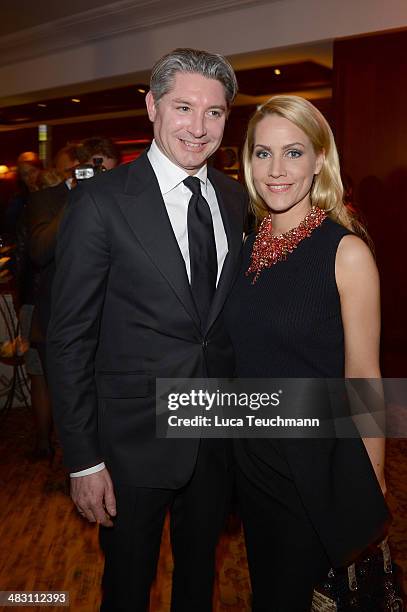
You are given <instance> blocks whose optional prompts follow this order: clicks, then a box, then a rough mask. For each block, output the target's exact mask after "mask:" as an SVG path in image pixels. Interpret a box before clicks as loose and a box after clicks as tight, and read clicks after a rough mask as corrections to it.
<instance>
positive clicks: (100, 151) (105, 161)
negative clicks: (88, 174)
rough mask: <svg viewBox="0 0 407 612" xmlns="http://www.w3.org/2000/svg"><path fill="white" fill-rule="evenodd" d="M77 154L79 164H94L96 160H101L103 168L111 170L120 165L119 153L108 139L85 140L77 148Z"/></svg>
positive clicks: (93, 138)
mask: <svg viewBox="0 0 407 612" xmlns="http://www.w3.org/2000/svg"><path fill="white" fill-rule="evenodd" d="M77 152H78V159H79V162H80V163H81V164H95V162H96V160H101V165H102V166H103V168H104V169H105V170H111V169H112V168H115V167H116V166H117V165H118V164H119V163H120V157H121V155H120V151H119V149H118V147H117V146H116V144H115V143H114V142H113V140H111V139H110V138H101V137H99V136H95V137H92V138H87V139H86V140H84V141H83V142H82V144H81V145H80V146H79V147H78V149H77Z"/></svg>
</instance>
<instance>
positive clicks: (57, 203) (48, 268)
mask: <svg viewBox="0 0 407 612" xmlns="http://www.w3.org/2000/svg"><path fill="white" fill-rule="evenodd" d="M78 164H79V160H78V156H77V152H76V147H74V146H66V147H64V148H63V149H61V150H60V151H58V153H57V154H56V156H55V171H53V174H52V175H51V178H52V176H53V177H54V178H55V179H56V178H57V177H59V183H58V184H57V185H53V186H51V187H48V188H46V189H43V190H41V191H37V192H36V193H33V194H31V197H30V200H29V203H28V206H27V215H26V223H27V228H28V254H29V257H30V259H31V261H32V262H33V264H34V265H35V266H36V267H37V269H38V270H39V271H40V279H39V285H38V291H37V296H36V301H35V311H34V317H35V322H36V328H37V334H36V339H35V341H36V346H37V348H38V350H39V353H40V355H41V361H42V363H43V366H44V369H45V368H46V359H45V339H46V335H47V327H48V321H49V318H50V308H51V287H52V280H53V277H54V274H55V248H56V241H57V234H58V228H59V224H60V221H61V218H62V215H63V212H64V209H65V205H66V202H67V199H68V195H69V192H70V190H71V189H72V187H73V186H74V185H75V182H74V179H73V172H74V168H75V167H76V166H77V165H78ZM55 173H56V176H55ZM46 180H49V179H48V178H46ZM48 412H49V416H48V420H49V422H50V421H51V412H50V411H48Z"/></svg>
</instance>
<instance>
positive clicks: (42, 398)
mask: <svg viewBox="0 0 407 612" xmlns="http://www.w3.org/2000/svg"><path fill="white" fill-rule="evenodd" d="M43 171H44V170H43V165H42V162H41V161H40V160H39V158H38V155H37V154H36V153H34V152H32V151H27V152H25V153H22V154H21V155H19V157H18V160H17V176H18V182H19V185H20V190H19V193H18V194H16V196H15V197H14V200H13V201H12V202H11V203H10V206H9V210H8V216H7V221H8V228H9V232H10V234H11V235H13V236H14V237H15V239H16V249H15V278H16V295H17V299H16V302H17V304H16V305H17V309H18V311H19V322H20V330H19V332H20V333H19V337H18V339H17V345H16V350H17V352H18V353H22V354H24V362H25V366H26V371H27V375H28V376H29V378H30V397H31V408H32V411H33V415H34V419H35V431H36V441H35V447H34V450H33V453H32V455H31V458H33V459H48V458H51V457H52V452H53V451H52V445H51V440H50V436H51V431H50V428H49V426H48V423H47V422H45V421H44V419H43V414H44V413H47V414H50V410H51V407H50V400H49V395H48V391H47V385H46V381H45V377H44V371H43V367H42V363H41V359H40V355H39V353H38V351H37V349H36V348H35V346H34V345H33V344H32V342H31V338H32V336H33V335H34V336H35V335H36V323H35V319H34V303H35V300H36V295H37V291H38V285H39V269H38V267H37V266H36V265H35V263H33V262H32V261H31V260H30V258H29V256H28V226H27V206H28V201H29V198H30V196H31V195H32V194H33V193H38V192H39V190H40V189H41V186H42V173H43Z"/></svg>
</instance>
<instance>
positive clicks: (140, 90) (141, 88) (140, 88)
mask: <svg viewBox="0 0 407 612" xmlns="http://www.w3.org/2000/svg"><path fill="white" fill-rule="evenodd" d="M137 91H138V92H139V93H146V89H144V88H143V87H137Z"/></svg>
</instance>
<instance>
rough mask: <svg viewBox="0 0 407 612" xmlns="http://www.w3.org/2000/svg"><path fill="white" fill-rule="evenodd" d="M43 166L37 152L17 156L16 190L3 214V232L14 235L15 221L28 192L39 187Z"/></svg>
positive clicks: (20, 212) (22, 208)
mask: <svg viewBox="0 0 407 612" xmlns="http://www.w3.org/2000/svg"><path fill="white" fill-rule="evenodd" d="M43 169H44V167H43V164H42V161H41V160H40V158H39V157H38V155H37V153H34V152H33V151H25V152H24V153H21V154H20V155H19V156H18V158H17V188H18V190H17V192H16V193H15V194H14V195H13V196H12V197H11V199H10V201H9V203H8V205H7V208H6V211H5V215H4V228H3V230H2V231H3V232H4V233H6V234H9V235H10V236H11V237H15V236H16V232H17V223H18V221H19V219H20V217H21V215H22V214H23V210H24V206H25V205H26V204H27V201H28V198H29V195H30V193H33V192H34V191H38V190H39V189H40V188H41V172H42V171H43Z"/></svg>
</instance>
